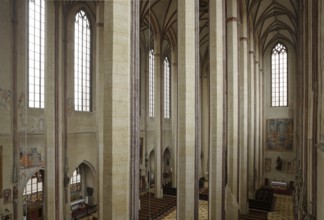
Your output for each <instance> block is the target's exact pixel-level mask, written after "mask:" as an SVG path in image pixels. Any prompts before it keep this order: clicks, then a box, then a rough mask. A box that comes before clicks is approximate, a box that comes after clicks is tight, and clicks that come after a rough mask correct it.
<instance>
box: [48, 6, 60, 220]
mask: <svg viewBox="0 0 324 220" xmlns="http://www.w3.org/2000/svg"><path fill="white" fill-rule="evenodd" d="M46 7H47V11H46V12H47V13H46V19H47V21H46V26H47V27H49V28H48V29H47V32H46V41H47V44H46V45H47V49H46V60H45V67H46V69H45V80H46V81H45V84H46V93H45V96H46V97H45V110H44V111H45V112H44V113H45V117H46V118H45V119H46V148H45V149H46V150H45V157H46V158H45V161H46V170H45V186H44V189H45V192H46V194H45V199H46V201H45V211H44V216H45V219H63V201H64V200H63V189H64V185H63V184H62V183H63V168H62V166H63V160H62V158H63V157H62V148H61V147H60V146H63V140H62V135H61V134H62V133H63V128H62V123H60V122H62V121H63V112H62V110H63V108H62V104H63V101H62V100H63V92H61V91H63V68H62V67H63V63H62V59H60V58H62V57H63V54H64V52H63V50H64V47H63V43H62V42H63V40H62V39H63V32H62V31H60V30H62V29H63V21H62V18H63V15H62V6H61V4H59V3H57V2H55V3H53V2H47V3H46ZM51 27H52V28H51Z"/></svg>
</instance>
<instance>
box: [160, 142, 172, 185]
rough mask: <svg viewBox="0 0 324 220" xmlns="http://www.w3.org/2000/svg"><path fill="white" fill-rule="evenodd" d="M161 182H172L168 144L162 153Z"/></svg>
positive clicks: (170, 154)
mask: <svg viewBox="0 0 324 220" xmlns="http://www.w3.org/2000/svg"><path fill="white" fill-rule="evenodd" d="M161 167H162V184H163V185H165V184H170V183H172V172H173V162H172V153H171V149H170V147H169V146H167V147H166V148H165V150H164V152H163V154H162V166H161Z"/></svg>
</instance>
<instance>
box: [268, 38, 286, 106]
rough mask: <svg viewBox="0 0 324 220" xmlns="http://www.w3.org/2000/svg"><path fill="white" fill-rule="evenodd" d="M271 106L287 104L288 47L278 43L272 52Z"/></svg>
mask: <svg viewBox="0 0 324 220" xmlns="http://www.w3.org/2000/svg"><path fill="white" fill-rule="evenodd" d="M271 67H272V71H271V106H273V107H277V106H287V105H288V104H287V103H288V88H287V87H288V80H287V78H288V76H287V49H286V47H285V46H284V45H282V44H280V43H278V44H277V45H276V46H275V47H274V48H273V49H272V54H271Z"/></svg>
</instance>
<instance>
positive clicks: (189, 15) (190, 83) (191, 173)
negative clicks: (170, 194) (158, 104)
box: [177, 0, 198, 220]
mask: <svg viewBox="0 0 324 220" xmlns="http://www.w3.org/2000/svg"><path fill="white" fill-rule="evenodd" d="M195 31H198V30H197V29H196V26H195V0H179V1H178V45H179V46H178V76H179V77H178V86H179V87H178V95H179V99H178V143H179V145H178V161H177V169H178V171H177V174H178V175H177V178H178V179H177V195H178V199H177V219H187V220H190V219H194V218H195V210H197V207H196V201H195V198H196V197H195V186H196V184H197V183H196V179H195V159H196V158H195V154H196V152H195V74H196V72H195V71H196V66H195V65H196V60H195V58H196V57H195V56H196V49H197V48H196V34H195V33H196V32H195Z"/></svg>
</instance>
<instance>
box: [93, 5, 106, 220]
mask: <svg viewBox="0 0 324 220" xmlns="http://www.w3.org/2000/svg"><path fill="white" fill-rule="evenodd" d="M96 19H97V20H96V31H97V32H96V48H97V50H96V54H95V56H96V59H95V60H96V75H95V76H96V116H97V118H96V119H97V138H98V164H97V166H98V173H97V180H98V183H97V184H98V185H97V189H98V190H97V191H98V192H96V193H97V198H98V205H99V208H98V218H99V219H103V210H104V207H103V204H104V201H103V198H104V193H102V192H104V191H103V179H104V176H103V169H104V167H103V165H104V162H103V161H104V139H103V137H104V135H103V131H104V129H103V128H104V120H102V119H103V118H104V82H105V78H104V77H105V75H104V73H105V70H104V50H102V49H100V48H103V47H104V2H98V4H97V7H96Z"/></svg>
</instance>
